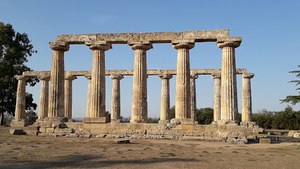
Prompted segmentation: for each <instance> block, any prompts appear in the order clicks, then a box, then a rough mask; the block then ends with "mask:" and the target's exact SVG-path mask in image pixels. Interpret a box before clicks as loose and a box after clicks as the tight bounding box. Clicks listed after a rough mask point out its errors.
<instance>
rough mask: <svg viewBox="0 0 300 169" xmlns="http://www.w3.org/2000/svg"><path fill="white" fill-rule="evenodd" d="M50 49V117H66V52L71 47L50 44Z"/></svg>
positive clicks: (61, 44)
mask: <svg viewBox="0 0 300 169" xmlns="http://www.w3.org/2000/svg"><path fill="white" fill-rule="evenodd" d="M50 47H51V49H52V66H51V78H50V93H49V111H48V117H64V114H65V110H64V102H65V101H64V100H65V99H64V88H65V74H64V73H65V67H64V52H65V51H67V50H69V45H68V44H66V43H64V42H50Z"/></svg>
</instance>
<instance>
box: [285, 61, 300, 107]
mask: <svg viewBox="0 0 300 169" xmlns="http://www.w3.org/2000/svg"><path fill="white" fill-rule="evenodd" d="M298 68H300V65H298ZM289 73H294V74H296V77H297V78H299V79H300V70H294V71H290V72H289ZM290 83H296V86H300V80H292V81H290ZM296 90H298V91H299V93H298V95H290V96H286V98H285V99H282V100H281V102H282V103H291V104H293V105H295V104H297V103H299V102H300V87H298V88H296Z"/></svg>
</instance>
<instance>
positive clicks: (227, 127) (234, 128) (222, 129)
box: [24, 121, 260, 143]
mask: <svg viewBox="0 0 300 169" xmlns="http://www.w3.org/2000/svg"><path fill="white" fill-rule="evenodd" d="M34 126H35V127H33V126H30V127H27V129H25V130H24V131H25V132H26V133H27V134H35V135H44V136H45V135H47V136H55V137H86V138H91V137H98V138H99V137H101V138H104V137H109V138H131V139H139V138H145V139H178V140H201V141H225V142H230V143H247V142H248V140H249V139H256V138H257V137H256V136H257V134H258V133H259V130H260V128H259V127H258V126H255V125H250V126H249V125H241V126H240V125H237V124H235V123H229V124H211V125H196V124H178V125H174V124H173V125H172V124H170V123H158V124H157V123H105V124H86V123H77V122H61V121H52V122H49V121H46V122H45V121H43V122H38V123H36V124H34ZM32 130H37V132H34V131H32Z"/></svg>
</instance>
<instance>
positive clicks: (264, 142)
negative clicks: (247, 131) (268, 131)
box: [259, 138, 271, 144]
mask: <svg viewBox="0 0 300 169" xmlns="http://www.w3.org/2000/svg"><path fill="white" fill-rule="evenodd" d="M259 144H271V139H270V138H259Z"/></svg>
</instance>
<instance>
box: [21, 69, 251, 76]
mask: <svg viewBox="0 0 300 169" xmlns="http://www.w3.org/2000/svg"><path fill="white" fill-rule="evenodd" d="M243 73H248V72H247V69H244V68H238V69H236V74H243ZM50 74H51V72H50V71H26V72H23V76H26V77H39V76H50ZM66 74H68V75H72V76H85V77H88V76H90V75H91V72H90V71H65V75H66ZM105 74H106V76H110V75H113V74H120V75H123V76H132V75H133V70H106V71H105ZM147 74H148V75H150V76H151V75H153V76H156V75H161V74H170V75H176V70H175V69H174V70H161V69H152V70H151V69H149V70H147ZM191 74H195V75H212V74H221V69H191ZM16 76H21V75H16Z"/></svg>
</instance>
